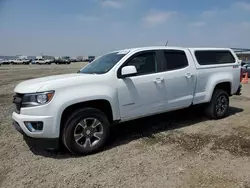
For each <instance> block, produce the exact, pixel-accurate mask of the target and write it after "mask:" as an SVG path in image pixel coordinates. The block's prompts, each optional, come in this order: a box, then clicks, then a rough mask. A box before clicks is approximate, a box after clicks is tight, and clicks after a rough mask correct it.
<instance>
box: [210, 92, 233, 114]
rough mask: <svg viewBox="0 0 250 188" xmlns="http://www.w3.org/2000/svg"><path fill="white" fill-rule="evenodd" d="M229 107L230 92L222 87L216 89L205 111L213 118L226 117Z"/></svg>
mask: <svg viewBox="0 0 250 188" xmlns="http://www.w3.org/2000/svg"><path fill="white" fill-rule="evenodd" d="M228 108H229V96H228V93H227V92H226V91H224V90H221V89H216V90H215V91H214V93H213V96H212V99H211V101H210V103H209V104H208V105H207V107H206V108H205V113H206V115H207V116H208V117H210V118H212V119H221V118H224V117H225V116H226V114H227V111H228Z"/></svg>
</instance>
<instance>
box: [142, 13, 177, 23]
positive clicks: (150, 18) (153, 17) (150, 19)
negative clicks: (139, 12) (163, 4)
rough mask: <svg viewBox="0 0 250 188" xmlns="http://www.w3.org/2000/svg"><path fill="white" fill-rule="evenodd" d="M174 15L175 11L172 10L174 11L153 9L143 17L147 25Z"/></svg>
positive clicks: (161, 21) (163, 20)
mask: <svg viewBox="0 0 250 188" xmlns="http://www.w3.org/2000/svg"><path fill="white" fill-rule="evenodd" d="M174 15H176V12H174V11H167V12H163V11H153V12H150V13H149V14H148V15H147V16H146V17H145V19H144V21H145V22H146V24H147V25H149V26H156V25H159V24H163V23H165V22H166V21H168V20H169V19H170V18H172V17H173V16H174Z"/></svg>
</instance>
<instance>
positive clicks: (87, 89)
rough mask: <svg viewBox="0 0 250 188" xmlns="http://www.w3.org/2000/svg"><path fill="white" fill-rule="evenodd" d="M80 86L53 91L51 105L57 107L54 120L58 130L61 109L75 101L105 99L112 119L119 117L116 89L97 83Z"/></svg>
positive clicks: (75, 102)
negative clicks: (108, 104)
mask: <svg viewBox="0 0 250 188" xmlns="http://www.w3.org/2000/svg"><path fill="white" fill-rule="evenodd" d="M80 87H82V88H79V86H78V87H76V88H74V87H73V88H67V89H62V90H60V91H59V92H57V91H56V92H55V96H54V98H53V104H54V105H53V106H54V108H55V109H58V111H57V115H56V119H55V122H57V123H56V129H57V130H60V121H61V116H62V113H63V111H64V110H65V109H66V108H67V107H69V106H71V105H73V104H77V103H81V102H88V101H93V100H107V101H108V102H109V103H110V105H111V109H112V114H113V119H114V120H117V119H120V113H119V106H118V97H117V92H116V89H114V88H112V87H111V86H102V85H98V87H97V86H96V85H93V86H92V85H88V86H80Z"/></svg>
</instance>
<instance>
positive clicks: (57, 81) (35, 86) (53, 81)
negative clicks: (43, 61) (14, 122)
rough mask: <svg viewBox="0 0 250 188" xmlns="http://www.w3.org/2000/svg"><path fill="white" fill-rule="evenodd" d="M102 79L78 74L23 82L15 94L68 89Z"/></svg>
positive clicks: (16, 88)
mask: <svg viewBox="0 0 250 188" xmlns="http://www.w3.org/2000/svg"><path fill="white" fill-rule="evenodd" d="M100 77H101V75H94V74H78V73H73V74H61V75H55V76H46V77H41V78H35V79H31V80H26V81H23V82H21V83H19V84H18V85H17V86H16V87H15V89H14V92H16V93H34V92H43V91H50V90H56V89H57V88H61V87H66V86H68V85H76V84H80V83H81V84H82V83H84V82H93V81H95V80H100Z"/></svg>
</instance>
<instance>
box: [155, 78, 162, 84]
mask: <svg viewBox="0 0 250 188" xmlns="http://www.w3.org/2000/svg"><path fill="white" fill-rule="evenodd" d="M163 80H164V79H163V78H156V79H155V80H154V82H155V83H157V84H159V83H161V82H162V81H163Z"/></svg>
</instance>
